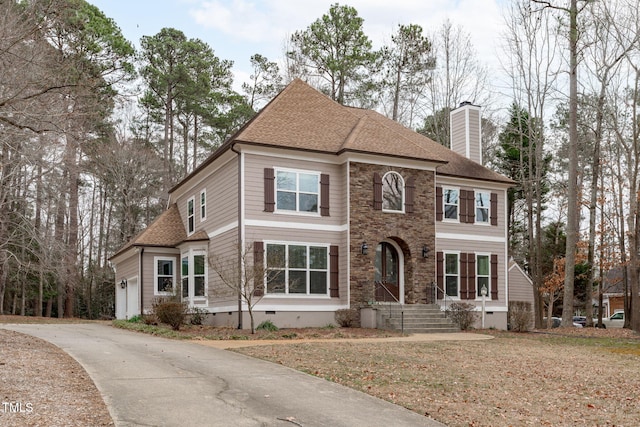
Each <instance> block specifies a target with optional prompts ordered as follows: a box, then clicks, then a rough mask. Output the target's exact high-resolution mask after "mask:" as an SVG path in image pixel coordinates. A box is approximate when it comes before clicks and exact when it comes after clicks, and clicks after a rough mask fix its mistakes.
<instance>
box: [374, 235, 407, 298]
mask: <svg viewBox="0 0 640 427" xmlns="http://www.w3.org/2000/svg"><path fill="white" fill-rule="evenodd" d="M382 243H387V244H390V245H391V246H393V248H394V249H395V250H396V253H397V254H398V296H399V297H400V301H399V302H400V304H404V262H405V260H404V251H403V250H402V248H401V247H400V246H399V245H398V244H397V243H396V242H395V241H393V240H390V239H383V240H381V241H379V242H378V244H377V245H376V251H377V249H378V245H379V244H382ZM374 263H375V261H374Z"/></svg>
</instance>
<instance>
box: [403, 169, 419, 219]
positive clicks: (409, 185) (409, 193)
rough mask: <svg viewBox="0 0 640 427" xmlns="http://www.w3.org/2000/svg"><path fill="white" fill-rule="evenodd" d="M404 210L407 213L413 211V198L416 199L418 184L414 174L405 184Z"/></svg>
mask: <svg viewBox="0 0 640 427" xmlns="http://www.w3.org/2000/svg"><path fill="white" fill-rule="evenodd" d="M404 190H405V191H404V211H405V212H406V213H413V200H414V199H415V193H416V184H415V179H413V177H412V176H410V177H409V178H407V182H406V183H405V184H404Z"/></svg>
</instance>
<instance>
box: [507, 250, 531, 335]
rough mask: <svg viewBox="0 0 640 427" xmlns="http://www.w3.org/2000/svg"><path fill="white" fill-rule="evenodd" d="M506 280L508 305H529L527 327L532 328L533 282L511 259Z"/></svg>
mask: <svg viewBox="0 0 640 427" xmlns="http://www.w3.org/2000/svg"><path fill="white" fill-rule="evenodd" d="M507 279H508V281H509V303H512V302H515V301H522V302H526V303H529V304H530V306H531V313H532V316H531V324H530V325H529V326H530V327H531V328H533V327H534V326H535V322H534V316H533V310H534V309H535V303H534V292H533V290H534V285H533V280H531V277H529V275H528V274H527V273H526V272H525V271H524V270H523V269H522V267H520V265H519V264H518V263H517V262H516V261H515V260H514V259H513V258H511V259H510V260H509V275H508V277H507Z"/></svg>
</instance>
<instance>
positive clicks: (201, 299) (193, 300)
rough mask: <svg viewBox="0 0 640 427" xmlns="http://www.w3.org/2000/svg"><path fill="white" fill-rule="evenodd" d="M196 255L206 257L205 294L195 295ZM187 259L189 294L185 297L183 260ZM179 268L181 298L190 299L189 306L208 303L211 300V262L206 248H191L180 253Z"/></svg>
mask: <svg viewBox="0 0 640 427" xmlns="http://www.w3.org/2000/svg"><path fill="white" fill-rule="evenodd" d="M195 256H202V257H204V295H197V296H196V295H195V277H196V276H195V260H194V257H195ZM184 258H186V259H187V267H188V269H189V270H188V272H187V296H186V297H184V296H183V295H184V294H183V292H184V291H183V289H182V279H183V277H182V261H183V259H184ZM179 268H180V299H181V300H182V301H184V300H186V301H188V304H189V307H193V306H195V305H208V302H209V262H208V253H207V250H206V249H203V248H189V249H187V250H186V251H184V252H182V253H180V260H179Z"/></svg>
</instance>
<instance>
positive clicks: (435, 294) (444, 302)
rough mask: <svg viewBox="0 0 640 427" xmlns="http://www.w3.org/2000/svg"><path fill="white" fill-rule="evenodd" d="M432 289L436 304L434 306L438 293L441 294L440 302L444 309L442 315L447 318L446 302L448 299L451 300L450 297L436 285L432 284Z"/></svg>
mask: <svg viewBox="0 0 640 427" xmlns="http://www.w3.org/2000/svg"><path fill="white" fill-rule="evenodd" d="M432 289H433V300H434V301H435V302H436V304H437V303H438V291H440V292H442V301H443V304H442V305H443V308H444V315H445V317H447V301H448V298H451V297H450V296H448V295H447V293H446V292H445V291H444V289H442V288H441V287H439V286H438V285H437V284H436V283H433V286H432ZM451 301H453V300H451Z"/></svg>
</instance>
